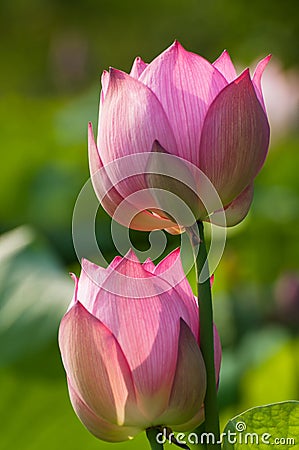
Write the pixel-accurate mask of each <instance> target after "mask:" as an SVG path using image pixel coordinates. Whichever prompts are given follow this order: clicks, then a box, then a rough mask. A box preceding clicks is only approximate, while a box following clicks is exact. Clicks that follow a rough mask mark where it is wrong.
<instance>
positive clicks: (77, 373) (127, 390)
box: [59, 302, 140, 425]
mask: <svg viewBox="0 0 299 450" xmlns="http://www.w3.org/2000/svg"><path fill="white" fill-rule="evenodd" d="M59 346H60V351H61V354H62V361H63V365H64V368H65V370H66V373H67V376H68V378H69V380H70V383H71V385H72V386H73V388H74V390H75V391H76V393H77V394H78V395H79V396H80V397H81V398H82V399H84V402H85V403H86V404H87V405H88V407H89V408H90V409H92V410H93V411H94V413H95V414H96V415H98V416H100V417H102V418H103V419H104V420H106V421H108V422H112V423H114V424H117V425H122V424H124V423H125V421H130V420H135V421H136V420H137V418H136V417H135V416H138V414H137V412H136V398H135V389H134V384H133V380H132V373H131V371H130V368H129V366H128V363H127V360H126V358H125V356H124V354H123V352H122V349H121V348H120V346H119V344H118V342H117V340H116V338H115V337H114V336H113V334H112V333H111V331H110V330H109V329H108V328H107V327H106V326H105V325H104V324H103V323H102V322H100V321H99V320H98V319H96V318H95V317H93V316H92V315H91V314H89V312H88V311H87V310H86V309H85V308H84V307H83V306H82V305H81V304H80V303H79V302H77V303H76V304H75V305H74V306H73V308H72V309H71V310H70V311H69V312H68V313H67V314H66V315H65V316H64V317H63V319H62V321H61V324H60V328H59ZM139 417H140V413H139ZM135 423H138V422H135Z"/></svg>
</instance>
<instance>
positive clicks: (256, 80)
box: [252, 55, 271, 111]
mask: <svg viewBox="0 0 299 450" xmlns="http://www.w3.org/2000/svg"><path fill="white" fill-rule="evenodd" d="M270 59H271V55H268V56H266V58H264V59H262V60H261V61H260V62H259V63H258V65H257V66H256V69H255V71H254V74H253V78H252V83H253V86H254V88H255V92H256V95H257V98H258V99H259V101H260V103H261V105H262V107H263V108H264V111H266V108H265V103H264V98H263V92H262V75H263V73H264V70H265V68H266V67H267V65H268V63H269V61H270Z"/></svg>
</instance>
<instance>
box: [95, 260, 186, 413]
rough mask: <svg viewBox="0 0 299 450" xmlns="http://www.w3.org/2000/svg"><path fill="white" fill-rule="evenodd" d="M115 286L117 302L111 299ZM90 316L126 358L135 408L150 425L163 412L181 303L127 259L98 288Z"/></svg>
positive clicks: (182, 310) (172, 369) (181, 314)
mask: <svg viewBox="0 0 299 450" xmlns="http://www.w3.org/2000/svg"><path fill="white" fill-rule="evenodd" d="M115 286H117V287H118V289H119V291H120V292H122V295H121V296H120V295H118V294H117V293H115ZM113 289H114V290H113ZM155 292H157V295H154V293H155ZM95 314H96V316H97V317H98V318H99V319H100V320H101V321H102V322H103V323H105V324H106V326H107V327H108V328H109V329H110V330H111V331H112V333H113V334H114V335H115V336H116V338H117V340H118V342H119V344H120V346H121V348H122V349H123V351H124V353H125V355H126V358H127V360H128V363H129V366H130V369H131V371H132V374H133V379H134V384H135V386H136V390H137V398H138V405H139V408H140V409H141V410H142V411H143V412H144V414H145V415H146V416H147V418H148V419H149V420H152V419H154V418H155V417H157V415H159V414H161V413H162V411H163V410H164V409H165V408H166V406H167V403H168V398H169V395H170V389H171V386H172V382H173V378H174V374H175V366H176V358H177V342H178V333H179V318H180V317H182V318H183V319H184V320H185V321H186V322H187V323H189V321H190V318H189V313H188V311H187V308H186V306H185V304H184V302H183V301H182V299H181V298H180V297H179V296H178V294H177V293H176V291H175V290H173V289H171V286H170V285H168V284H167V283H166V282H165V281H164V280H163V279H161V278H159V277H158V276H155V275H153V274H152V273H150V272H148V271H147V270H145V268H144V267H143V266H142V265H141V264H140V263H139V262H137V261H136V260H135V261H134V259H132V254H131V256H130V255H128V257H126V258H124V259H123V260H122V261H121V262H120V264H119V265H118V266H116V267H115V268H114V270H113V271H112V272H111V274H110V275H109V277H108V278H107V280H106V281H105V283H104V284H103V286H102V290H101V295H100V296H99V301H98V303H97V310H96V311H95ZM132 318H134V319H132ZM132 320H134V326H132Z"/></svg>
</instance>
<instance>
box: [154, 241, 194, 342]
mask: <svg viewBox="0 0 299 450" xmlns="http://www.w3.org/2000/svg"><path fill="white" fill-rule="evenodd" d="M154 273H155V274H156V275H159V277H161V278H163V279H164V280H166V281H167V282H168V283H169V284H170V285H171V286H173V287H174V288H175V290H176V292H177V293H178V295H179V296H180V298H181V299H182V300H183V302H184V304H185V306H186V308H187V310H188V312H189V317H190V320H189V324H190V328H191V330H192V332H193V334H194V336H195V338H196V339H198V333H199V330H198V327H199V312H198V306H197V303H196V300H195V298H194V294H193V292H192V289H191V286H190V284H189V282H188V280H187V277H186V275H185V273H184V269H183V266H182V262H181V257H180V249H179V248H177V249H176V250H173V251H172V252H171V253H169V255H167V256H166V258H164V259H163V260H162V261H160V263H159V264H158V265H157V266H156V268H155V270H154Z"/></svg>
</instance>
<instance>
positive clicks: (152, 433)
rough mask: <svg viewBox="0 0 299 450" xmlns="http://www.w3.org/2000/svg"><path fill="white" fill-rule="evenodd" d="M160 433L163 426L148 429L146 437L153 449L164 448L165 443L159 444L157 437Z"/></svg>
mask: <svg viewBox="0 0 299 450" xmlns="http://www.w3.org/2000/svg"><path fill="white" fill-rule="evenodd" d="M159 433H161V428H148V429H147V430H146V437H147V439H148V441H149V443H150V446H151V449H152V450H163V444H159V439H157V435H158V434H159Z"/></svg>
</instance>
